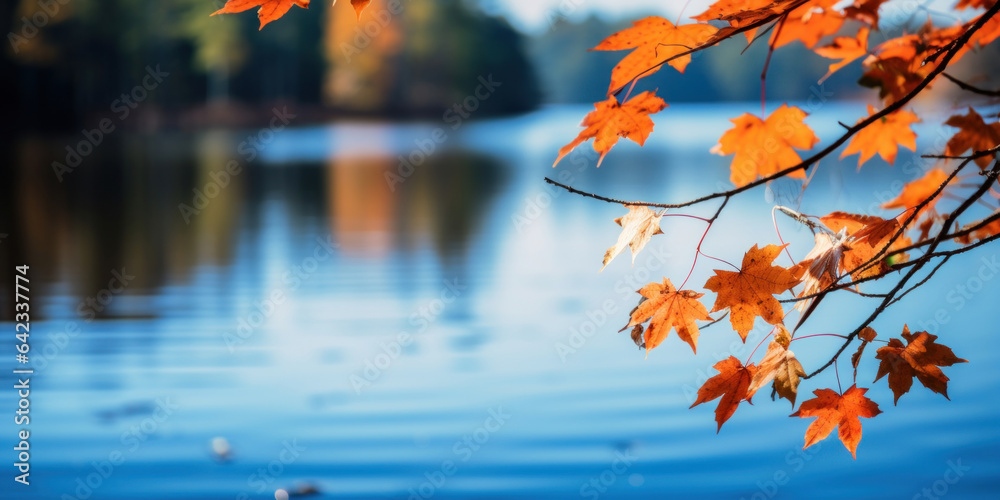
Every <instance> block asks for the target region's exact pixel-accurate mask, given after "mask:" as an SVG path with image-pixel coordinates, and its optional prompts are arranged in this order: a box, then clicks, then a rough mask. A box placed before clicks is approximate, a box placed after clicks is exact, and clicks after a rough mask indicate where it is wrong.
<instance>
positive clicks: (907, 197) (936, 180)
mask: <svg viewBox="0 0 1000 500" xmlns="http://www.w3.org/2000/svg"><path fill="white" fill-rule="evenodd" d="M947 178H948V174H946V173H944V170H941V169H940V168H934V169H931V170H928V171H927V173H926V174H924V175H923V177H921V178H919V179H917V180H915V181H911V182H908V183H906V185H904V186H903V191H902V192H900V193H899V196H897V197H895V198H893V199H892V200H889V201H887V202H885V203H883V204H882V208H885V209H891V208H903V209H910V208H913V207H915V206H917V205H919V204H920V203H921V202H923V201H924V200H926V199H927V198H930V196H931V195H932V194H934V191H937V188H938V187H939V186H941V184H944V181H945V180H946V179H947ZM942 193H944V191H942V192H941V193H939V194H938V195H937V196H935V197H934V199H932V200H931V201H929V202H928V203H927V204H926V205H924V206H923V208H921V209H920V212H928V211H930V210H933V209H934V205H936V204H937V202H938V200H940V199H941V194H942ZM918 215H919V214H918ZM914 220H916V219H914Z"/></svg>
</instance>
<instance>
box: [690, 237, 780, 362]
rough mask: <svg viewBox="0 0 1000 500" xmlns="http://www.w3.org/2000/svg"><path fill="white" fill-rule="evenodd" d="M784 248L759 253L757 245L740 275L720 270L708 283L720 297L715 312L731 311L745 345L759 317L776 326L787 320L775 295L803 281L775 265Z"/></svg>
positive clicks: (708, 286)
mask: <svg viewBox="0 0 1000 500" xmlns="http://www.w3.org/2000/svg"><path fill="white" fill-rule="evenodd" d="M783 248H785V247H784V246H780V247H779V246H777V245H767V246H766V247H764V248H760V249H758V248H757V245H754V246H753V248H751V249H750V250H749V251H748V252H747V253H746V254H745V255H744V256H743V267H742V268H741V269H740V270H739V271H738V272H734V271H722V270H719V269H716V270H715V276H712V277H711V278H709V279H708V281H707V282H705V288H707V289H709V290H711V291H713V292H716V293H717V294H718V296H717V297H716V298H715V306H713V307H712V312H716V311H721V310H722V309H725V308H727V307H728V308H729V321H730V322H731V323H732V325H733V329H735V330H736V331H737V332H738V333H739V334H740V337H741V338H742V339H743V341H744V342H746V340H747V334H748V333H750V330H751V329H752V328H753V322H754V319H756V318H757V316H760V317H761V318H764V321H767V322H768V323H770V324H772V325H777V324H779V323H781V322H782V321H783V320H784V318H785V313H784V311H783V310H782V309H781V303H779V302H778V300H777V299H775V298H774V297H773V295H774V294H777V293H782V292H784V291H786V290H788V289H789V288H791V287H793V286H795V285H797V284H798V283H799V281H800V280H799V277H798V276H796V275H795V274H793V273H792V272H790V271H789V270H788V269H785V268H783V267H781V266H773V265H771V262H772V261H774V259H775V258H776V257H777V256H778V254H780V253H781V249H783Z"/></svg>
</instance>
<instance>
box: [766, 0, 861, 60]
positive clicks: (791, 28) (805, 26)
mask: <svg viewBox="0 0 1000 500" xmlns="http://www.w3.org/2000/svg"><path fill="white" fill-rule="evenodd" d="M838 1H839V0H817V1H810V2H806V3H805V4H804V5H802V6H800V7H796V8H795V9H793V10H792V11H791V12H789V13H788V14H787V15H786V17H785V20H784V22H783V24H779V25H778V26H776V27H775V28H774V31H773V33H772V34H771V46H772V47H774V48H778V47H782V46H784V45H787V44H789V43H792V42H794V41H795V40H799V41H800V42H802V43H803V44H805V46H806V47H808V48H810V49H811V48H813V47H815V46H816V44H817V43H819V41H820V39H822V38H823V37H825V36H828V35H832V34H834V33H836V32H837V30H839V29H840V26H841V25H842V24H844V15H843V14H841V13H840V12H839V11H837V10H836V9H834V8H833V4H835V3H837V2H838ZM778 23H782V21H778Z"/></svg>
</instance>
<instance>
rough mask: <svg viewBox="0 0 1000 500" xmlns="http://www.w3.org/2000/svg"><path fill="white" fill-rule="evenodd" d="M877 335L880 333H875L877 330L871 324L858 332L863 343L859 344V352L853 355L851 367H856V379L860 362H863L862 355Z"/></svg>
mask: <svg viewBox="0 0 1000 500" xmlns="http://www.w3.org/2000/svg"><path fill="white" fill-rule="evenodd" d="M877 336H878V334H877V333H875V330H874V329H873V328H872V327H870V326H866V327H864V328H862V329H861V331H860V332H858V338H859V339H861V345H859V346H858V350H857V352H855V353H854V354H852V355H851V367H853V368H854V378H855V379H857V378H858V364H859V363H860V362H861V355H862V354H863V353H864V352H865V347H867V346H868V344H870V343H871V342H872V341H873V340H875V337H877Z"/></svg>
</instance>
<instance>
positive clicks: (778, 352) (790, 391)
mask: <svg viewBox="0 0 1000 500" xmlns="http://www.w3.org/2000/svg"><path fill="white" fill-rule="evenodd" d="M775 330H777V331H778V333H776V334H775V335H774V340H773V341H771V343H770V344H768V346H767V353H766V354H764V359H762V360H760V365H759V366H758V367H757V373H756V374H754V376H753V379H751V380H750V388H749V389H747V397H748V398H751V397H753V395H754V394H756V393H757V391H758V390H760V388H761V387H763V386H764V385H766V384H768V383H769V382H771V381H772V380H773V381H774V390H775V391H776V392H777V393H778V397H782V398H785V399H787V400H789V401H791V402H792V406H795V396H796V395H797V394H798V390H799V382H801V379H800V378H799V377H803V376H805V374H806V372H805V370H803V369H802V363H799V360H798V359H796V358H795V353H793V352H792V351H790V350H789V349H788V345H789V343H790V342H791V340H792V337H791V335H790V334H789V333H788V330H787V329H786V328H785V327H784V326H782V325H778V326H776V327H775Z"/></svg>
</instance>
